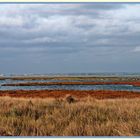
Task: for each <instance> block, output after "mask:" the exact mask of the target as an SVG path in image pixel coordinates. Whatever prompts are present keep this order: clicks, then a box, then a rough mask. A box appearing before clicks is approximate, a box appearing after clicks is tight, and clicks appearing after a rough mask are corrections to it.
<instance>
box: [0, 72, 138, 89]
mask: <svg viewBox="0 0 140 140" xmlns="http://www.w3.org/2000/svg"><path fill="white" fill-rule="evenodd" d="M20 76H23V77H24V76H25V77H27V76H38V77H39V76H48V77H53V76H55V77H57V76H61V77H62V76H64V77H65V76H69V77H70V76H72V77H73V76H74V77H78V76H82V77H94V76H99V77H113V76H117V77H124V79H125V78H133V79H137V78H138V80H140V73H79V74H76V73H74V74H45V75H34V74H33V75H20ZM1 77H4V76H1ZM11 77H15V75H14V76H13V75H12V76H11ZM119 80H120V79H119ZM127 80H128V79H127ZM131 80H132V79H131ZM80 81H85V82H93V81H94V82H100V81H105V82H111V81H112V80H110V79H105V78H104V79H102V78H99V79H72V80H70V79H69V80H68V79H65V80H63V79H47V80H37V79H35V80H28V79H27V80H25V79H24V80H12V79H6V80H0V90H45V89H47V90H62V89H64V90H120V91H140V87H136V86H132V85H49V86H39V85H36V86H2V84H11V83H26V82H80Z"/></svg>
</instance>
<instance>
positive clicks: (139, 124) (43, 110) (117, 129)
mask: <svg viewBox="0 0 140 140" xmlns="http://www.w3.org/2000/svg"><path fill="white" fill-rule="evenodd" d="M0 135H1V136H140V99H137V98H135V99H104V100H97V99H94V98H91V97H89V96H88V97H86V98H80V99H78V98H75V97H73V96H70V95H67V97H65V98H59V99H54V98H45V99H41V98H11V97H0Z"/></svg>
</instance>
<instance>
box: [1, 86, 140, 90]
mask: <svg viewBox="0 0 140 140" xmlns="http://www.w3.org/2000/svg"><path fill="white" fill-rule="evenodd" d="M45 89H47V90H62V89H63V90H115V91H116V90H119V91H140V87H136V86H131V85H49V86H0V90H45Z"/></svg>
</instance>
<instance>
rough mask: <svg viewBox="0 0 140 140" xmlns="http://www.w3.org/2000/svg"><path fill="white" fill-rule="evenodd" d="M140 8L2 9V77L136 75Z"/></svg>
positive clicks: (19, 6) (17, 6) (28, 6)
mask: <svg viewBox="0 0 140 140" xmlns="http://www.w3.org/2000/svg"><path fill="white" fill-rule="evenodd" d="M139 13H140V4H134V3H133V4H130V3H118V4H113V3H90V4H88V3H76V4H74V3H71V4H59V3H57V4H56V3H55V4H0V73H3V74H33V73H35V74H46V73H81V72H83V73H89V72H93V73H94V72H140V14H139Z"/></svg>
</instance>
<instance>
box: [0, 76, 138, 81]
mask: <svg viewBox="0 0 140 140" xmlns="http://www.w3.org/2000/svg"><path fill="white" fill-rule="evenodd" d="M6 79H9V80H52V79H53V80H113V81H114V80H115V81H140V77H136V76H135V77H117V76H11V77H4V76H2V77H0V80H6Z"/></svg>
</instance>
